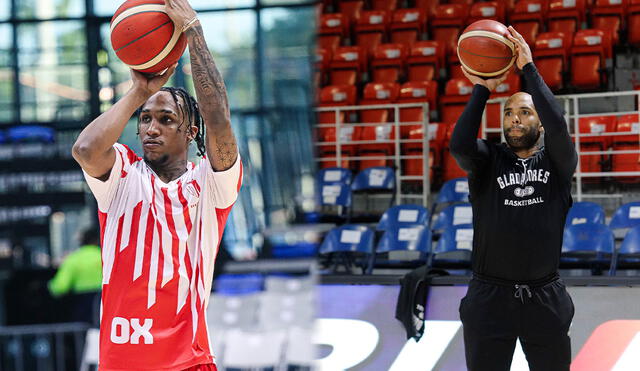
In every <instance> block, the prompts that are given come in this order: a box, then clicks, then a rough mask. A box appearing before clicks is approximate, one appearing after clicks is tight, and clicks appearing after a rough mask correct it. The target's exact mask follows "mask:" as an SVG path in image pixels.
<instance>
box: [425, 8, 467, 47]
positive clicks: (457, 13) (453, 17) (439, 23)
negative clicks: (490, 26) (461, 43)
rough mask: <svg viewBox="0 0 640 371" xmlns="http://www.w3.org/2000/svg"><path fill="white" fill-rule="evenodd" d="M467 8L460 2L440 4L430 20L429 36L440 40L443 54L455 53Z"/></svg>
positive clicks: (465, 19) (464, 23)
mask: <svg viewBox="0 0 640 371" xmlns="http://www.w3.org/2000/svg"><path fill="white" fill-rule="evenodd" d="M468 14H469V8H468V7H467V6H466V5H462V4H442V5H438V7H437V8H436V11H435V14H434V17H433V19H432V21H431V38H432V39H433V40H436V41H440V42H441V43H442V45H444V47H445V54H446V55H451V54H455V52H456V47H457V45H458V37H459V36H460V32H462V29H463V28H464V26H465V25H466V23H467V16H468Z"/></svg>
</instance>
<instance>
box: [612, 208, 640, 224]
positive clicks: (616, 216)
mask: <svg viewBox="0 0 640 371" xmlns="http://www.w3.org/2000/svg"><path fill="white" fill-rule="evenodd" d="M637 225H640V201H635V202H628V203H626V204H624V205H622V206H620V207H619V208H618V210H616V212H615V213H613V217H612V218H611V222H609V228H611V229H626V228H632V227H635V226H637Z"/></svg>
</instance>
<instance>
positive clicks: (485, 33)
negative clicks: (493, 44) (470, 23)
mask: <svg viewBox="0 0 640 371" xmlns="http://www.w3.org/2000/svg"><path fill="white" fill-rule="evenodd" d="M473 36H483V37H489V38H491V39H494V40H497V41H500V42H501V43H503V44H505V45H506V46H507V47H509V49H511V52H512V53H514V51H515V50H514V49H515V47H514V45H513V43H512V42H511V40H509V39H507V38H506V37H504V36H502V35H498V34H497V33H495V32H491V31H482V30H474V31H468V32H465V33H464V34H462V35H460V38H459V39H458V45H460V42H461V41H462V40H464V39H467V38H469V37H473Z"/></svg>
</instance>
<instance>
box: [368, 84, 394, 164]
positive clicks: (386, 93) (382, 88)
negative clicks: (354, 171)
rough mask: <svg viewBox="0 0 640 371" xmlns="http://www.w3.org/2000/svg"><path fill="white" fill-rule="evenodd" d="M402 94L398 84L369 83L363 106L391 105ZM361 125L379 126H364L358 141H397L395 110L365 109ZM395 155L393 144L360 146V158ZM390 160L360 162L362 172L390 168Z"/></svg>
mask: <svg viewBox="0 0 640 371" xmlns="http://www.w3.org/2000/svg"><path fill="white" fill-rule="evenodd" d="M399 93H400V87H399V85H398V84H396V83H369V84H367V85H366V86H365V87H364V92H363V99H362V100H361V101H360V105H361V106H368V105H378V104H390V103H392V102H394V101H395V100H396V99H397V98H398V95H399ZM359 121H360V123H362V124H365V125H366V124H379V125H369V126H363V127H362V128H361V130H360V131H359V136H358V140H361V141H365V140H366V141H389V140H393V139H395V130H394V128H393V124H392V123H391V122H393V110H391V109H386V108H384V109H364V110H362V111H360V120H359ZM393 153H394V145H393V143H367V144H360V145H358V156H389V155H392V154H393ZM388 165H390V160H387V159H368V160H366V159H365V160H360V161H359V166H358V168H359V169H360V170H362V169H366V168H368V167H372V166H388Z"/></svg>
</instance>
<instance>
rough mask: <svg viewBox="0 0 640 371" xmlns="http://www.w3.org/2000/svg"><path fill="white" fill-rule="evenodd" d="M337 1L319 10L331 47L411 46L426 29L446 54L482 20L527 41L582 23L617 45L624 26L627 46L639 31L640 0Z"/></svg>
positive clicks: (324, 35) (323, 32) (323, 38)
mask: <svg viewBox="0 0 640 371" xmlns="http://www.w3.org/2000/svg"><path fill="white" fill-rule="evenodd" d="M358 4H360V6H358ZM340 5H341V8H343V7H344V8H345V9H343V11H342V12H338V13H325V14H322V15H321V18H320V21H319V24H320V27H319V37H320V39H319V43H320V44H321V45H322V46H324V47H328V48H329V49H332V50H333V49H335V48H336V47H337V46H339V45H341V44H343V45H347V40H348V41H349V43H350V44H359V45H366V46H367V48H368V49H372V48H373V47H375V45H376V43H381V42H385V40H386V41H391V42H397V43H405V44H407V46H410V45H411V44H412V43H413V42H415V41H418V40H422V39H424V35H425V34H426V33H427V31H428V32H429V39H432V40H438V41H442V42H443V43H444V44H445V45H446V48H447V53H448V54H454V52H455V42H456V40H457V38H458V36H459V33H460V32H461V31H462V29H464V27H466V26H467V25H468V24H470V23H472V22H474V21H476V20H480V19H493V20H497V21H499V22H502V23H508V24H511V25H513V26H514V27H515V28H516V29H517V30H519V31H520V33H521V34H522V35H523V36H524V37H525V39H526V40H527V42H529V43H530V44H532V43H533V42H535V40H536V37H537V35H538V34H539V33H542V32H545V31H548V32H565V33H571V32H575V31H578V30H580V29H581V28H583V25H585V24H589V27H592V28H598V29H602V30H605V31H607V32H608V33H610V37H611V39H612V40H613V43H614V44H618V43H619V41H620V33H621V31H623V30H628V33H627V34H626V36H625V37H626V38H627V39H628V41H629V43H630V44H631V45H638V44H639V42H640V31H639V30H638V28H637V27H634V25H636V24H637V23H638V22H640V0H596V1H594V2H593V3H591V2H589V1H587V0H552V1H547V0H522V1H518V2H517V3H515V5H511V4H510V3H509V2H504V1H487V2H475V3H469V4H465V3H451V4H439V5H435V6H434V4H430V5H429V6H427V7H415V8H410V9H396V8H395V7H393V4H392V6H390V7H376V8H373V9H371V10H363V7H362V5H363V2H362V1H342V2H340ZM507 19H508V22H507ZM351 35H354V36H353V37H352V36H351ZM365 39H366V40H365Z"/></svg>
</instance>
